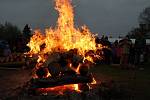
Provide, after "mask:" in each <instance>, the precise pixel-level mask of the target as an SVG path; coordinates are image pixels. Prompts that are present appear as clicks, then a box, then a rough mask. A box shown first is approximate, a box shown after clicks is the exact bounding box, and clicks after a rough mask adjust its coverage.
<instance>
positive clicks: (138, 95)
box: [0, 64, 150, 100]
mask: <svg viewBox="0 0 150 100" xmlns="http://www.w3.org/2000/svg"><path fill="white" fill-rule="evenodd" d="M144 67H145V69H144V70H139V69H136V70H125V69H120V67H119V66H116V65H97V66H95V67H93V68H92V72H94V76H95V77H96V80H97V82H98V83H101V82H103V81H110V80H114V81H116V82H117V83H119V84H121V85H122V86H124V87H125V88H127V89H128V90H130V91H131V93H132V95H133V100H142V99H143V100H149V98H150V95H149V94H150V86H149V84H150V74H149V73H150V68H149V64H147V65H145V66H144ZM30 77H31V70H24V69H0V84H1V85H0V100H1V99H2V98H5V97H8V96H12V95H13V94H14V93H15V92H16V91H15V90H16V89H17V88H19V87H22V86H23V85H24V83H25V82H27V81H28V80H29V79H30Z"/></svg>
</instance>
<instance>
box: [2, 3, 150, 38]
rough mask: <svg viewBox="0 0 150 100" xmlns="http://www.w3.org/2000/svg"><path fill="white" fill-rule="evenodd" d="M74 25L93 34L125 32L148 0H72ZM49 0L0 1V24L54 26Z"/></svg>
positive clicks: (133, 25) (52, 9) (134, 25)
mask: <svg viewBox="0 0 150 100" xmlns="http://www.w3.org/2000/svg"><path fill="white" fill-rule="evenodd" d="M72 1H73V4H74V7H75V8H74V9H75V21H76V25H77V26H80V25H83V24H85V25H87V26H88V27H89V28H90V30H91V31H92V32H94V33H99V34H102V33H105V34H110V33H112V35H113V36H117V35H118V34H126V33H127V32H128V31H130V30H131V28H133V27H136V26H137V25H138V15H139V13H140V12H142V11H143V9H144V8H145V7H148V6H150V0H72ZM56 20H57V12H56V11H55V9H54V1H53V0H0V23H4V22H5V21H8V22H11V23H13V24H15V25H17V26H19V27H20V28H21V29H23V27H24V25H25V24H26V23H28V24H29V25H30V26H31V27H32V28H33V29H35V28H40V29H42V30H43V29H44V28H45V27H49V26H55V23H56Z"/></svg>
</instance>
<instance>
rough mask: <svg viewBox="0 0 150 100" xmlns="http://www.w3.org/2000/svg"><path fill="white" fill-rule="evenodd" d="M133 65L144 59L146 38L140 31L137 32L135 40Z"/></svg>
mask: <svg viewBox="0 0 150 100" xmlns="http://www.w3.org/2000/svg"><path fill="white" fill-rule="evenodd" d="M134 47H135V65H136V66H138V65H140V64H141V63H142V62H143V60H144V50H145V47H146V39H145V38H144V35H143V34H142V33H138V35H137V37H136V40H135V45H134Z"/></svg>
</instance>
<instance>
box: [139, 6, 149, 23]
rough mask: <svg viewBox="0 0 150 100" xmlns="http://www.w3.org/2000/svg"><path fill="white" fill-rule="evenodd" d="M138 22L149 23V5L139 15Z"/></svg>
mask: <svg viewBox="0 0 150 100" xmlns="http://www.w3.org/2000/svg"><path fill="white" fill-rule="evenodd" d="M139 22H140V23H144V24H150V7H147V8H145V9H144V10H143V12H141V13H140V15H139Z"/></svg>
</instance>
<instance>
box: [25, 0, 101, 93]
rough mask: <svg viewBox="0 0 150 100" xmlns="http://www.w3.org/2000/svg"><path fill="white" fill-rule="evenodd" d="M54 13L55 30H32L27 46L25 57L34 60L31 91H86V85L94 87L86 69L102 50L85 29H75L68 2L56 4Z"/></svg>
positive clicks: (60, 1) (92, 35)
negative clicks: (35, 59)
mask: <svg viewBox="0 0 150 100" xmlns="http://www.w3.org/2000/svg"><path fill="white" fill-rule="evenodd" d="M55 9H56V10H57V11H58V14H59V16H58V20H57V25H56V27H55V28H51V27H50V28H49V29H45V33H41V32H40V30H35V31H34V34H33V36H32V37H31V39H30V42H29V43H28V46H29V47H30V51H29V52H28V54H29V55H30V56H32V57H37V64H36V66H35V68H34V69H33V79H34V81H33V87H35V88H40V90H43V89H44V91H50V90H51V91H52V90H59V91H61V90H62V91H64V90H65V89H72V90H75V91H81V90H86V89H85V87H86V88H87V87H88V89H89V84H96V80H95V79H94V77H93V75H92V74H91V72H90V70H89V69H90V67H92V66H93V64H94V61H95V59H100V58H101V57H100V56H99V55H98V54H97V50H100V49H102V48H103V47H102V45H100V44H99V45H97V44H96V43H95V35H94V34H93V33H92V32H91V31H90V30H89V29H88V27H87V26H85V25H84V26H81V27H79V28H76V27H75V25H74V11H73V6H72V5H71V0H55ZM83 87H84V89H83Z"/></svg>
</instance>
